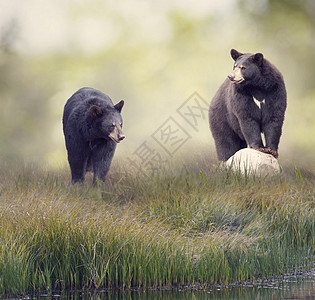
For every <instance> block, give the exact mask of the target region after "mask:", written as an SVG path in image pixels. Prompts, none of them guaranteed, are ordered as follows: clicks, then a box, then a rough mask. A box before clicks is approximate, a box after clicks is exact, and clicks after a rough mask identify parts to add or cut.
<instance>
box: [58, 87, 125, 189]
mask: <svg viewBox="0 0 315 300" xmlns="http://www.w3.org/2000/svg"><path fill="white" fill-rule="evenodd" d="M123 105H124V101H123V100H121V101H120V102H119V103H117V104H116V105H113V102H112V100H111V99H110V98H109V97H108V96H107V95H105V94H103V93H102V92H100V91H98V90H95V89H92V88H82V89H80V90H78V91H77V92H76V93H74V94H73V95H72V96H71V98H70V99H69V100H68V101H67V103H66V105H65V107H64V113H63V132H64V135H65V142H66V148H67V151H68V161H69V165H70V169H71V175H72V183H76V182H83V181H84V176H85V173H86V172H87V171H93V172H94V178H93V182H94V183H95V182H96V179H99V180H101V181H105V177H106V175H107V173H108V171H109V169H110V165H111V162H112V159H113V156H114V153H115V149H116V145H117V143H119V142H120V141H122V140H123V139H124V138H125V135H124V134H123V132H122V117H121V114H120V112H121V109H122V107H123Z"/></svg>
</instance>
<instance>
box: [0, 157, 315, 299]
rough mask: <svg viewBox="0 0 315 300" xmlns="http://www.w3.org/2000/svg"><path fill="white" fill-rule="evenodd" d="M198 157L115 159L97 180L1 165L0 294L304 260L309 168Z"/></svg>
mask: <svg viewBox="0 0 315 300" xmlns="http://www.w3.org/2000/svg"><path fill="white" fill-rule="evenodd" d="M178 165H181V164H178ZM200 165H201V166H202V167H198V164H196V165H195V166H194V167H193V166H186V167H176V166H174V167H173V169H172V170H171V171H169V172H166V173H164V174H163V175H161V174H160V175H159V176H155V177H153V178H150V179H148V178H144V177H141V176H140V175H139V174H135V173H134V172H120V170H119V166H116V168H114V169H113V170H112V171H111V175H110V176H109V178H108V180H107V184H106V185H105V187H97V188H93V187H92V186H91V185H90V183H91V180H89V179H88V180H87V181H88V182H87V183H86V184H85V185H84V186H71V185H70V184H69V174H68V171H60V172H55V173H51V172H48V171H45V170H44V169H42V168H37V167H32V166H26V167H19V168H13V167H12V166H8V165H2V166H1V171H0V173H1V174H0V175H1V183H0V294H2V295H3V294H6V293H7V294H25V293H28V292H39V291H47V292H51V291H52V290H54V289H89V288H106V287H108V288H115V287H121V288H123V287H126V288H130V287H140V288H148V287H162V286H174V285H181V284H194V283H198V284H213V283H218V282H219V283H229V282H243V281H247V280H250V281H256V280H258V279H261V278H267V277H271V276H277V275H281V274H283V273H286V272H288V271H294V270H300V269H307V268H308V267H309V266H310V264H311V262H312V260H313V255H314V246H315V217H314V216H315V205H314V195H315V193H314V183H315V179H314V178H315V176H314V173H312V172H310V171H309V172H305V174H306V175H305V176H303V171H297V169H296V170H295V169H292V168H291V169H290V168H288V169H287V170H286V168H284V170H285V171H284V173H283V174H282V175H281V176H279V177H273V178H267V177H266V178H259V177H254V176H251V177H241V176H240V175H238V174H233V173H231V172H230V171H228V170H222V169H219V168H217V167H215V166H213V165H211V164H210V163H208V164H205V163H200ZM127 171H128V170H127Z"/></svg>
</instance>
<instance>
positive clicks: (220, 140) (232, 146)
mask: <svg viewBox="0 0 315 300" xmlns="http://www.w3.org/2000/svg"><path fill="white" fill-rule="evenodd" d="M215 147H216V151H217V156H218V159H219V161H226V160H228V159H229V158H230V157H231V156H233V155H234V154H235V153H236V152H237V151H239V150H241V149H243V148H246V147H247V144H246V141H244V140H242V139H241V138H240V137H239V136H238V135H237V134H236V133H235V132H233V131H232V130H231V131H230V132H228V133H227V132H225V133H224V134H222V135H219V136H217V137H216V138H215Z"/></svg>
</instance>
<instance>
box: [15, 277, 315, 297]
mask: <svg viewBox="0 0 315 300" xmlns="http://www.w3.org/2000/svg"><path fill="white" fill-rule="evenodd" d="M19 299H21V298H19ZM24 299H41V300H46V299H47V300H48V299H49V300H50V299H62V300H76V299H78V300H79V299H82V300H87V299H95V300H97V299H100V300H102V299H109V300H140V299H141V300H142V299H145V300H159V299H166V300H173V299H181V300H185V299H187V300H188V299H189V300H190V299H196V300H202V299H229V300H236V299H237V300H239V299H241V300H252V299H255V300H264V299H266V300H267V299H268V300H270V299H273V300H276V299H279V300H282V299H308V300H310V299H315V274H313V273H312V274H309V275H306V276H305V275H304V276H299V277H297V276H288V277H286V278H285V279H284V280H283V281H269V282H268V283H264V284H261V285H257V286H251V285H248V286H242V287H240V286H230V287H220V286H212V287H208V288H204V289H202V288H201V287H199V288H195V289H189V288H188V287H184V288H182V289H176V290H174V289H173V290H159V291H157V290H149V291H139V290H128V291H120V290H104V291H94V292H65V293H55V294H54V295H52V296H48V295H41V296H38V297H25V298H24ZM11 300H13V298H11Z"/></svg>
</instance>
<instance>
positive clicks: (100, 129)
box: [90, 100, 125, 143]
mask: <svg viewBox="0 0 315 300" xmlns="http://www.w3.org/2000/svg"><path fill="white" fill-rule="evenodd" d="M123 106H124V100H121V101H120V102H119V103H117V104H116V105H114V107H108V106H106V107H101V106H98V105H92V106H91V107H90V116H91V117H92V120H93V124H94V126H93V127H94V129H96V131H97V134H96V135H97V136H95V138H104V139H111V140H112V141H114V142H116V143H120V142H121V141H122V140H123V139H124V138H125V135H124V133H123V131H122V123H123V121H122V117H121V114H120V112H121V110H122V108H123Z"/></svg>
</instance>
